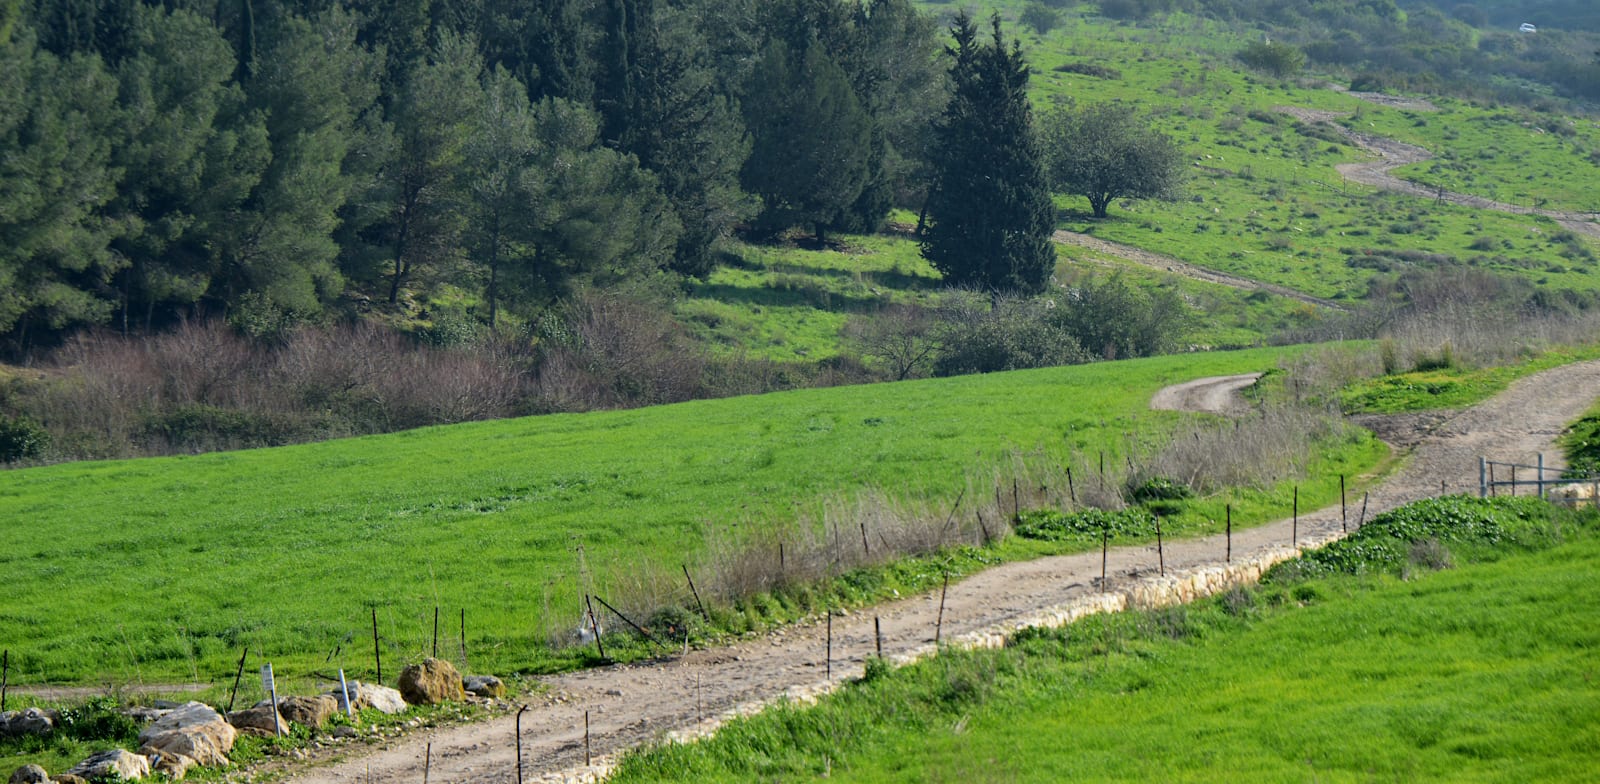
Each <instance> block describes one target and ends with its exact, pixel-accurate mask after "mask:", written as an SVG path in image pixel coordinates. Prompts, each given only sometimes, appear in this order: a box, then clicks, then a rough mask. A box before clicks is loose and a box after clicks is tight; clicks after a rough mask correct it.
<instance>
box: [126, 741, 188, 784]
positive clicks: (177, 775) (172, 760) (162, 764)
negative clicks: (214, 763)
mask: <svg viewBox="0 0 1600 784" xmlns="http://www.w3.org/2000/svg"><path fill="white" fill-rule="evenodd" d="M139 753H141V754H143V755H145V756H146V757H149V758H150V769H151V771H153V772H155V773H161V774H164V775H165V776H166V777H167V778H169V779H172V780H173V781H178V780H179V779H182V778H183V777H184V776H187V775H189V769H190V768H192V767H194V766H195V765H196V764H197V763H195V761H194V760H193V759H190V758H189V757H185V756H184V755H182V754H168V753H166V752H163V751H158V750H156V749H151V748H148V747H146V748H143V749H140V750H139Z"/></svg>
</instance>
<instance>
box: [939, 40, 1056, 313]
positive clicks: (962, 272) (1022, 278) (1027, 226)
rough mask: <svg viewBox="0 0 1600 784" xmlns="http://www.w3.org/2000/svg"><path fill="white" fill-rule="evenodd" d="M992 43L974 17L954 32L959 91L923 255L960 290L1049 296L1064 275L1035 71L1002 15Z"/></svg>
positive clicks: (942, 135)
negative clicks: (1059, 268) (1054, 279)
mask: <svg viewBox="0 0 1600 784" xmlns="http://www.w3.org/2000/svg"><path fill="white" fill-rule="evenodd" d="M992 27H993V34H992V38H991V40H990V42H989V43H987V44H985V43H982V42H980V41H979V40H978V30H977V26H976V25H975V24H974V23H973V21H972V18H971V17H970V16H968V15H967V14H966V12H965V11H963V12H961V13H960V14H958V15H957V16H956V19H955V21H954V22H953V23H952V25H951V28H950V32H951V35H952V36H953V37H954V39H955V46H954V47H953V48H952V49H951V50H950V52H951V55H952V56H953V57H954V58H955V63H954V64H953V65H952V66H951V70H950V79H951V83H952V86H953V89H954V95H952V96H951V99H950V103H949V105H948V106H947V107H946V108H945V111H944V115H943V117H941V119H940V121H939V126H938V129H937V132H936V136H935V144H934V148H933V149H934V154H933V160H934V177H933V186H932V190H931V191H930V193H929V195H928V201H927V208H926V211H925V215H926V225H925V227H924V232H923V239H922V253H923V255H924V256H925V257H926V258H927V259H928V261H929V262H930V263H932V264H933V266H934V268H935V269H937V270H939V272H940V273H942V274H943V275H944V276H945V279H946V281H947V282H949V283H951V284H953V285H962V286H974V287H977V288H979V289H982V290H985V291H1016V292H1024V293H1036V292H1039V291H1042V290H1043V289H1044V287H1045V284H1046V282H1047V281H1048V280H1049V278H1050V275H1051V273H1053V272H1054V270H1055V248H1054V247H1052V245H1051V243H1050V235H1051V232H1052V231H1053V229H1054V227H1055V208H1054V206H1053V205H1052V204H1051V202H1050V194H1049V191H1048V189H1047V188H1046V186H1045V177H1044V168H1043V165H1042V155H1041V152H1040V148H1039V143H1038V140H1037V139H1036V138H1035V133H1034V127H1033V110H1032V106H1031V104H1030V103H1029V101H1028V95H1027V87H1028V79H1029V76H1030V74H1031V73H1032V71H1031V69H1030V68H1029V66H1028V64H1027V62H1026V61H1025V60H1024V59H1023V56H1022V48H1021V44H1020V43H1016V42H1013V43H1012V45H1011V46H1010V47H1009V48H1007V46H1006V41H1005V36H1004V34H1003V32H1002V31H1001V27H1000V17H999V15H998V14H996V15H995V16H994V18H993V20H992Z"/></svg>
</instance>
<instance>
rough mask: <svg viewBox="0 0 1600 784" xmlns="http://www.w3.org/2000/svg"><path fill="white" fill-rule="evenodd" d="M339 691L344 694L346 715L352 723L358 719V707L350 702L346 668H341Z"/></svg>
mask: <svg viewBox="0 0 1600 784" xmlns="http://www.w3.org/2000/svg"><path fill="white" fill-rule="evenodd" d="M339 693H340V694H343V695H344V715H345V718H347V719H349V720H350V721H351V722H352V723H353V722H354V721H355V720H356V708H355V706H354V705H351V704H350V686H349V685H348V684H346V683H345V680H344V668H343V667H340V668H339Z"/></svg>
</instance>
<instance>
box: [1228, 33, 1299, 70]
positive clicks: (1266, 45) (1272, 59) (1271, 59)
mask: <svg viewBox="0 0 1600 784" xmlns="http://www.w3.org/2000/svg"><path fill="white" fill-rule="evenodd" d="M1235 56H1236V57H1238V58H1239V62H1241V63H1244V64H1245V65H1248V66H1250V67H1251V68H1254V69H1256V70H1258V71H1265V72H1267V73H1269V74H1272V75H1273V76H1276V77H1278V78H1279V79H1285V78H1288V77H1290V76H1294V75H1295V74H1298V73H1300V69H1301V68H1304V67H1305V64H1306V53H1305V52H1302V51H1300V50H1299V49H1298V48H1296V47H1294V46H1290V45H1289V44H1284V43H1272V42H1271V41H1256V42H1255V43H1252V44H1250V45H1249V46H1246V47H1245V48H1244V49H1242V50H1240V51H1239V53H1238V54H1237V55H1235Z"/></svg>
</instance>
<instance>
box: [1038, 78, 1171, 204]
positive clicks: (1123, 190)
mask: <svg viewBox="0 0 1600 784" xmlns="http://www.w3.org/2000/svg"><path fill="white" fill-rule="evenodd" d="M1044 128H1045V130H1044V140H1045V141H1044V145H1045V151H1046V152H1045V160H1046V171H1047V172H1048V176H1049V181H1050V186H1051V187H1052V188H1053V189H1055V190H1057V191H1060V192H1062V193H1071V194H1074V195H1078V196H1083V197H1085V198H1087V199H1088V200H1089V207H1090V208H1091V209H1092V210H1093V211H1094V216H1095V217H1096V218H1104V217H1106V209H1107V208H1108V207H1109V206H1110V205H1111V202H1113V201H1116V200H1117V199H1166V198H1172V197H1174V196H1176V195H1177V192H1178V189H1179V187H1180V186H1181V185H1182V183H1183V177H1184V174H1185V172H1186V169H1185V168H1184V159H1185V156H1184V153H1183V150H1182V149H1181V148H1180V147H1178V145H1177V144H1176V143H1175V142H1173V141H1172V140H1171V139H1169V138H1167V137H1166V136H1164V135H1162V134H1160V133H1158V132H1156V131H1154V130H1151V129H1150V127H1149V124H1148V122H1147V121H1146V120H1145V119H1144V118H1142V117H1140V116H1139V114H1138V113H1137V112H1136V111H1135V110H1134V108H1133V107H1131V106H1128V105H1125V104H1120V103H1102V104H1094V105H1091V106H1086V107H1084V108H1082V109H1075V110H1066V111H1061V112H1057V113H1055V114H1053V115H1050V116H1049V117H1048V118H1047V119H1046V120H1045V122H1044Z"/></svg>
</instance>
